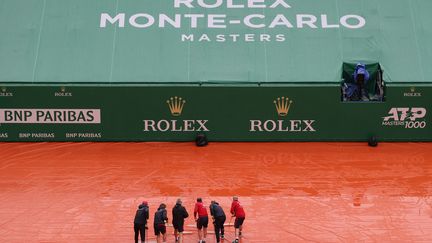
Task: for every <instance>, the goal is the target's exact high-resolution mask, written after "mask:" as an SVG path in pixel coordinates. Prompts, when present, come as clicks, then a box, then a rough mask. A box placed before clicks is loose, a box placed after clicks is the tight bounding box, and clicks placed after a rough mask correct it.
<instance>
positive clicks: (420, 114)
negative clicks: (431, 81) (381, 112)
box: [382, 107, 427, 128]
mask: <svg viewBox="0 0 432 243" xmlns="http://www.w3.org/2000/svg"><path fill="white" fill-rule="evenodd" d="M426 113H427V112H426V108H423V107H411V108H409V107H394V108H391V109H390V111H389V112H388V114H389V116H385V117H383V119H384V120H383V122H382V125H383V126H403V127H405V128H425V127H426V121H425V119H424V118H425V117H426Z"/></svg>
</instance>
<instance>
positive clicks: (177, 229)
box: [172, 198, 189, 243]
mask: <svg viewBox="0 0 432 243" xmlns="http://www.w3.org/2000/svg"><path fill="white" fill-rule="evenodd" d="M172 216H173V219H172V224H173V227H174V236H175V239H176V242H179V243H182V242H183V231H184V220H185V218H187V217H189V214H188V212H187V211H186V208H185V207H183V206H182V200H181V199H180V198H179V199H177V202H176V205H175V206H174V208H173V209H172Z"/></svg>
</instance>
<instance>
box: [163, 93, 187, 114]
mask: <svg viewBox="0 0 432 243" xmlns="http://www.w3.org/2000/svg"><path fill="white" fill-rule="evenodd" d="M185 103H186V100H184V99H183V98H181V97H177V96H175V97H171V98H170V99H169V100H167V104H168V107H169V109H170V111H171V114H172V115H173V116H180V115H181V113H182V110H183V107H184V104H185Z"/></svg>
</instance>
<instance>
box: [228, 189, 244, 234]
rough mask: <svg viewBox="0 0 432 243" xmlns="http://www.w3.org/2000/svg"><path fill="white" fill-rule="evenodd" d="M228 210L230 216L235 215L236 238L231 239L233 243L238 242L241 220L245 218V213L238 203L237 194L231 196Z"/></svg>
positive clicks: (240, 232)
mask: <svg viewBox="0 0 432 243" xmlns="http://www.w3.org/2000/svg"><path fill="white" fill-rule="evenodd" d="M230 211H231V214H232V217H235V221H234V228H235V237H236V238H235V240H234V241H233V243H238V242H239V237H240V236H241V235H242V229H243V222H244V220H245V218H246V214H245V211H244V209H243V207H242V206H241V205H240V202H239V201H238V197H237V196H234V197H233V201H232V203H231V210H230Z"/></svg>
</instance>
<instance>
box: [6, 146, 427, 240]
mask: <svg viewBox="0 0 432 243" xmlns="http://www.w3.org/2000/svg"><path fill="white" fill-rule="evenodd" d="M0 158H1V159H0V242H133V218H134V215H135V210H136V208H137V206H138V205H139V203H140V202H141V201H143V200H146V201H148V202H149V205H150V221H149V226H150V227H149V232H148V235H149V236H148V242H155V237H154V234H153V230H152V227H151V225H152V222H153V215H154V212H155V210H156V209H157V207H158V205H159V204H160V203H162V202H164V203H166V204H167V205H168V217H169V218H170V220H171V208H172V207H173V206H174V203H175V200H176V199H177V198H179V197H180V198H182V199H183V202H184V205H185V206H186V209H187V210H188V211H189V213H190V214H191V216H190V217H189V218H188V219H187V221H186V223H185V224H186V229H185V230H186V231H187V233H188V234H186V235H185V242H197V239H198V236H197V233H196V232H197V231H196V228H195V227H193V224H194V221H193V216H192V213H193V212H192V211H193V206H194V200H195V199H196V198H197V197H202V198H203V200H204V203H205V204H206V205H208V204H209V203H210V200H216V201H218V202H219V203H220V204H221V205H222V207H223V208H224V210H225V212H226V214H227V215H228V217H227V223H229V221H230V216H229V208H230V203H231V198H232V196H233V195H238V196H239V201H240V202H241V204H242V205H243V207H244V208H245V211H246V220H245V222H244V233H243V235H244V237H243V238H242V239H241V242H244V243H246V242H432V234H431V232H432V208H431V206H432V198H431V193H432V143H380V144H379V145H378V147H376V148H372V147H368V146H367V144H366V143H211V144H210V145H209V146H207V147H200V148H199V147H195V146H194V145H193V144H192V143H0ZM211 231H213V226H212V225H211V224H210V225H209V232H211ZM172 232H173V230H172V228H170V227H168V242H174V237H173V235H172ZM233 239H234V229H233V228H232V227H227V228H226V240H225V242H231V241H232V240H233ZM207 242H215V240H214V234H209V235H208V237H207Z"/></svg>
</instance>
